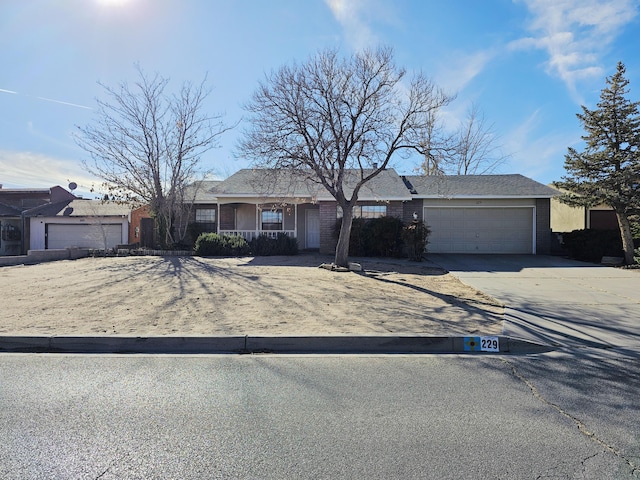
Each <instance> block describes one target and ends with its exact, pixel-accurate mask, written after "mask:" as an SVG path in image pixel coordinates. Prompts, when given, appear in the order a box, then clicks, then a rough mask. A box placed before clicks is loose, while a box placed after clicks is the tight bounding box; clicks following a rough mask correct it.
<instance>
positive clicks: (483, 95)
mask: <svg viewBox="0 0 640 480" xmlns="http://www.w3.org/2000/svg"><path fill="white" fill-rule="evenodd" d="M639 12H640V0H608V1H599V0H394V1H393V2H392V1H389V0H28V1H25V0H2V3H1V4H0V45H1V46H2V48H0V65H1V67H0V112H1V115H0V184H3V185H4V187H5V188H15V187H49V186H52V185H62V186H66V185H67V184H68V183H69V181H74V182H76V183H77V184H78V185H79V188H78V191H77V193H78V192H79V193H83V192H87V191H88V190H89V188H90V186H91V185H92V183H96V184H98V183H99V180H97V179H95V178H92V177H91V176H90V175H89V174H88V173H87V172H85V171H84V170H83V168H82V165H81V160H82V159H83V158H86V153H85V152H84V151H83V150H81V149H80V148H79V147H78V146H77V145H76V144H75V142H74V141H73V138H72V136H71V134H72V132H73V131H74V130H75V129H76V126H78V125H81V126H82V125H86V124H87V123H89V122H90V121H91V119H92V118H93V115H94V110H93V109H94V107H95V105H96V98H100V97H102V95H103V90H102V88H101V87H100V86H99V85H98V83H97V82H98V81H100V82H102V83H104V84H107V85H110V86H117V84H118V83H119V82H122V81H129V82H133V81H135V80H136V75H137V74H136V71H135V68H134V65H135V64H136V63H139V64H140V65H141V67H142V68H143V69H144V70H145V71H146V72H148V73H154V72H158V73H160V74H161V75H163V76H165V77H169V78H170V79H171V82H170V84H169V89H170V90H171V89H172V88H173V89H177V88H179V86H180V84H181V83H182V82H183V81H193V82H200V81H201V80H202V79H203V77H204V75H205V74H207V75H208V80H209V84H210V86H211V87H212V88H213V91H212V93H211V95H210V96H209V98H208V101H207V106H206V107H207V111H208V112H210V113H223V114H224V115H225V116H224V118H225V121H226V122H227V123H229V124H232V123H235V122H240V124H239V126H238V127H236V128H235V129H234V130H233V131H231V132H228V133H226V134H225V135H224V136H223V137H221V138H220V147H219V148H217V149H214V150H211V151H209V152H207V153H206V154H205V155H204V156H203V158H202V162H203V165H204V166H205V167H206V168H209V169H213V170H214V171H215V172H216V174H217V175H218V176H219V177H226V176H228V175H230V174H232V173H234V172H235V171H237V170H238V169H240V168H244V167H247V166H248V163H247V162H246V161H243V160H242V159H238V158H235V155H234V149H235V145H236V143H237V140H238V138H239V136H240V135H241V134H242V128H243V123H242V115H243V111H242V105H243V103H245V102H246V101H247V100H248V99H249V97H250V96H251V94H252V92H253V91H254V90H255V88H256V86H257V82H258V81H259V80H261V79H263V78H264V75H265V73H267V72H269V71H271V70H274V69H277V68H279V67H280V66H282V65H283V64H286V63H290V62H292V61H304V60H305V59H306V58H308V57H309V56H310V55H312V54H314V53H316V52H317V51H319V50H322V49H325V48H327V47H331V48H339V49H340V51H341V52H342V53H344V54H350V53H352V52H354V51H358V50H361V49H363V48H367V47H374V48H375V47H376V46H378V45H388V46H391V47H393V49H394V52H395V59H396V62H397V64H398V65H400V66H404V67H406V68H407V69H408V70H410V71H411V70H422V71H423V72H424V73H426V74H427V76H429V77H431V78H432V79H433V80H434V81H435V82H436V83H437V84H438V85H439V86H441V87H442V88H444V89H445V90H446V91H448V92H450V93H456V94H457V99H456V100H455V102H453V103H452V104H451V105H450V106H449V107H448V108H447V110H446V111H445V112H443V113H444V118H445V120H446V122H447V124H448V125H451V126H452V127H453V126H455V125H456V124H457V122H459V121H460V120H462V119H463V117H464V116H465V113H466V112H467V111H468V109H469V107H470V106H471V104H472V103H475V104H476V105H478V106H479V107H480V108H481V109H482V111H483V112H484V115H485V117H486V119H487V120H488V121H489V122H491V123H493V124H494V130H495V132H496V133H497V134H499V135H500V143H501V144H502V145H503V149H504V150H505V151H506V152H507V153H510V154H511V159H510V160H509V162H508V163H507V164H506V165H504V166H503V167H502V168H501V170H500V171H499V172H498V173H521V174H523V175H526V176H528V177H531V178H533V179H535V180H537V181H539V182H542V183H549V182H551V181H553V180H559V179H560V177H561V176H562V175H563V174H564V168H563V164H564V154H565V153H566V150H567V147H569V146H578V147H579V145H580V135H581V134H582V130H581V128H580V125H579V123H578V121H577V119H576V116H575V114H576V113H578V112H579V111H580V105H585V106H587V107H589V108H594V107H595V105H596V102H597V101H598V96H599V93H600V90H601V89H602V88H603V86H604V79H605V77H606V76H608V75H611V74H612V73H613V72H614V71H615V67H616V63H617V62H618V61H619V60H621V61H623V62H624V63H625V65H626V67H627V78H629V80H630V81H631V85H630V86H631V98H632V99H634V100H640V62H639V61H638V60H639V58H638V55H639V53H638V52H639V50H638V46H639V45H640V28H639V27H640V15H639ZM418 162H419V159H418V158H414V159H408V160H401V159H398V161H397V162H396V163H395V165H394V166H395V168H396V169H397V170H398V172H399V173H406V174H409V173H412V172H413V168H414V167H415V166H416V165H417V163H418ZM87 196H88V194H87Z"/></svg>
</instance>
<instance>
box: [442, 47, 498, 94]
mask: <svg viewBox="0 0 640 480" xmlns="http://www.w3.org/2000/svg"><path fill="white" fill-rule="evenodd" d="M495 54H496V53H495V52H494V51H493V50H481V51H478V52H474V53H471V54H468V55H465V54H462V53H453V52H451V54H450V55H449V57H448V59H447V63H446V66H441V67H440V68H439V69H438V73H437V75H436V79H435V80H436V82H437V83H438V85H444V86H445V88H446V90H447V92H448V93H450V94H453V95H455V94H457V93H458V92H461V91H462V90H464V88H465V87H466V86H467V85H468V84H469V82H471V81H472V80H473V79H474V78H475V77H477V76H478V75H479V74H480V73H481V72H482V71H483V70H484V68H485V66H486V65H487V63H489V61H491V60H492V59H493V58H494V57H495Z"/></svg>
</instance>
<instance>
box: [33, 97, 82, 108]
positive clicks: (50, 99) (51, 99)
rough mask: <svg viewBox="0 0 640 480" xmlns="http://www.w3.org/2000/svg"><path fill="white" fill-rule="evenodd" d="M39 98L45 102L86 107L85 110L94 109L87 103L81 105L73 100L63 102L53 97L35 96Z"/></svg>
mask: <svg viewBox="0 0 640 480" xmlns="http://www.w3.org/2000/svg"><path fill="white" fill-rule="evenodd" d="M35 98H37V99H38V100H44V101H45V102H53V103H59V104H60V105H69V106H70V107H77V108H84V109H85V110H93V109H92V108H91V107H87V106H86V105H79V104H77V103H71V102H63V101H62V100H54V99H53V98H45V97H35Z"/></svg>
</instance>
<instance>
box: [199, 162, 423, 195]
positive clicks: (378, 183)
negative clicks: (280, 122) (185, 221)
mask: <svg viewBox="0 0 640 480" xmlns="http://www.w3.org/2000/svg"><path fill="white" fill-rule="evenodd" d="M372 172H373V170H365V171H364V172H363V175H365V176H366V175H369V174H370V173H372ZM360 178H361V172H360V171H359V170H355V169H353V170H348V171H346V172H345V177H344V191H345V194H346V195H347V196H348V197H350V196H351V194H352V193H353V187H354V186H355V184H356V183H357V182H358V181H359V179H360ZM209 193H210V194H211V195H213V196H217V197H220V198H225V197H252V198H279V199H285V198H308V199H313V200H333V197H332V196H331V194H330V193H329V192H328V191H327V190H326V189H325V188H324V187H323V186H322V185H321V184H320V183H318V182H317V181H315V180H314V178H313V173H312V172H311V171H305V170H281V171H279V170H274V169H243V170H239V171H238V172H236V173H234V174H233V175H231V176H230V177H229V178H227V179H226V180H223V181H222V182H220V183H219V184H218V185H216V186H214V187H213V188H212V189H211V190H210V191H209ZM358 198H359V199H360V200H380V201H384V200H410V199H411V195H410V194H409V191H408V190H407V188H406V186H405V185H404V183H403V181H402V179H401V178H400V176H399V175H398V174H397V173H396V171H395V170H393V169H387V170H382V171H381V172H380V173H379V174H378V175H377V176H375V177H374V178H372V179H371V180H369V181H368V182H367V183H366V184H365V185H363V186H362V188H361V189H360V192H359V195H358Z"/></svg>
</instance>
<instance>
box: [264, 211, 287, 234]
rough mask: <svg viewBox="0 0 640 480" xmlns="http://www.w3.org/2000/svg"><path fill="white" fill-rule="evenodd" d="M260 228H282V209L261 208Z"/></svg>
mask: <svg viewBox="0 0 640 480" xmlns="http://www.w3.org/2000/svg"><path fill="white" fill-rule="evenodd" d="M261 221H262V230H282V209H281V208H275V209H272V210H262V214H261Z"/></svg>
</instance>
